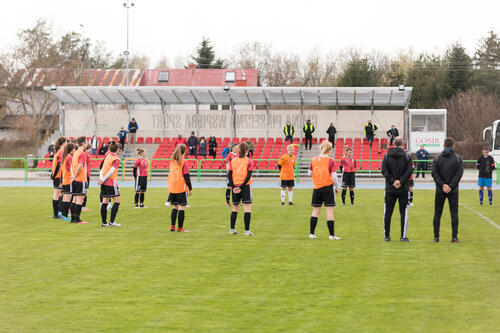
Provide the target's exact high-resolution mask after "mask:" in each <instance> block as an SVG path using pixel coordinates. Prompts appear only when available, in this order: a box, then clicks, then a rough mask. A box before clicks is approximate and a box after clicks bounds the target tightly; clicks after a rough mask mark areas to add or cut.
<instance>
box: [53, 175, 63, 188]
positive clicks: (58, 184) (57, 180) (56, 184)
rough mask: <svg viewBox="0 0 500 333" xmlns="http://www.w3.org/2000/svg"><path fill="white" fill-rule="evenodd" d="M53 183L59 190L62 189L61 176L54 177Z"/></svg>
mask: <svg viewBox="0 0 500 333" xmlns="http://www.w3.org/2000/svg"><path fill="white" fill-rule="evenodd" d="M52 183H53V184H54V188H55V189H57V190H60V189H62V186H61V178H54V180H52Z"/></svg>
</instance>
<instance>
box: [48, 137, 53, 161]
mask: <svg viewBox="0 0 500 333" xmlns="http://www.w3.org/2000/svg"><path fill="white" fill-rule="evenodd" d="M47 152H48V153H49V159H50V160H51V161H52V159H53V158H54V141H52V142H51V143H50V145H49V148H47Z"/></svg>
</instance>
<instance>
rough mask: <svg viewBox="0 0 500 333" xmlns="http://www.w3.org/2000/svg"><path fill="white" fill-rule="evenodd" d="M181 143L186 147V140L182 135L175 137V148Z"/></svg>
mask: <svg viewBox="0 0 500 333" xmlns="http://www.w3.org/2000/svg"><path fill="white" fill-rule="evenodd" d="M181 143H182V144H183V145H185V146H186V147H187V140H186V138H183V137H182V135H180V134H179V135H177V138H176V139H175V140H174V144H175V146H176V147H177V146H178V145H180V144H181Z"/></svg>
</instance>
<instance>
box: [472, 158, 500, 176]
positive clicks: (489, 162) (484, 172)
mask: <svg viewBox="0 0 500 333" xmlns="http://www.w3.org/2000/svg"><path fill="white" fill-rule="evenodd" d="M476 167H477V169H478V170H479V177H481V178H492V177H493V170H495V169H496V168H495V160H494V159H493V157H491V156H488V157H484V156H481V157H480V158H478V160H477V162H476Z"/></svg>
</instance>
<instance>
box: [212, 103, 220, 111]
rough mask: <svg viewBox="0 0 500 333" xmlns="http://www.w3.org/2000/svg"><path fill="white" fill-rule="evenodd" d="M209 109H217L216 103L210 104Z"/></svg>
mask: <svg viewBox="0 0 500 333" xmlns="http://www.w3.org/2000/svg"><path fill="white" fill-rule="evenodd" d="M210 110H219V105H218V104H210Z"/></svg>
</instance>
